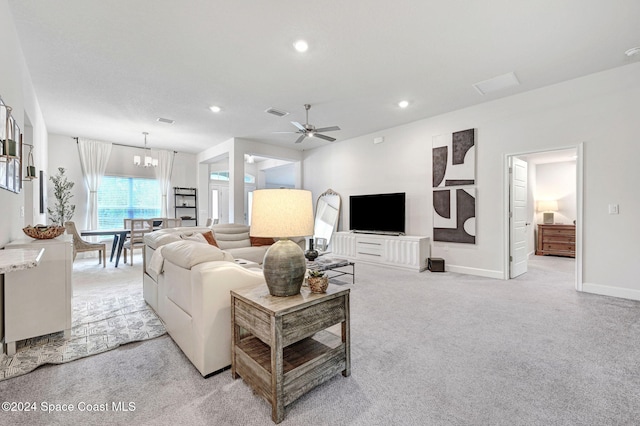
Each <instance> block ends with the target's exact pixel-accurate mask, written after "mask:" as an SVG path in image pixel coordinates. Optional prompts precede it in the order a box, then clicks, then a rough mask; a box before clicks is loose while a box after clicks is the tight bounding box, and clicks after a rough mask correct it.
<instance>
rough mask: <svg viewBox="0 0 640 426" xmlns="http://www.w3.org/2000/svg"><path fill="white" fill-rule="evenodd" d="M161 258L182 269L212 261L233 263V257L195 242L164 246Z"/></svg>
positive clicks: (184, 241)
mask: <svg viewBox="0 0 640 426" xmlns="http://www.w3.org/2000/svg"><path fill="white" fill-rule="evenodd" d="M203 238H204V237H203ZM162 256H163V257H164V259H165V260H166V261H169V262H171V263H173V264H174V265H177V266H179V267H181V268H184V269H191V268H192V267H193V266H195V265H198V264H200V263H203V262H209V261H213V260H228V261H233V256H232V255H230V254H229V253H226V252H224V251H222V250H220V249H219V248H218V247H214V246H212V245H210V244H201V243H198V242H195V241H188V240H183V241H175V242H173V243H169V244H167V245H165V246H164V248H163V249H162Z"/></svg>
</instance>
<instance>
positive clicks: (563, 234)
mask: <svg viewBox="0 0 640 426" xmlns="http://www.w3.org/2000/svg"><path fill="white" fill-rule="evenodd" d="M536 254H537V255H539V256H544V255H545V254H553V255H556V256H568V257H576V227H575V225H538V245H537V246H536Z"/></svg>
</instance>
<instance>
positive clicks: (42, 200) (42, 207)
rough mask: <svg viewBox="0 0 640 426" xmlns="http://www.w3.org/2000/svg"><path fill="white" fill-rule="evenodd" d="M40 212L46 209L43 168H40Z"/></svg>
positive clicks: (45, 184) (45, 179)
mask: <svg viewBox="0 0 640 426" xmlns="http://www.w3.org/2000/svg"><path fill="white" fill-rule="evenodd" d="M39 184H40V213H41V214H42V213H45V212H46V211H47V178H46V173H45V172H44V170H40V182H39Z"/></svg>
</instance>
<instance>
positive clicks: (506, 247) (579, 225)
mask: <svg viewBox="0 0 640 426" xmlns="http://www.w3.org/2000/svg"><path fill="white" fill-rule="evenodd" d="M565 149H575V150H576V155H577V158H576V266H575V273H574V277H575V289H576V290H577V291H583V290H582V284H583V280H582V253H583V247H582V244H583V243H582V241H583V223H584V163H583V158H584V143H583V142H581V143H579V144H577V145H569V146H562V147H554V148H551V149H539V150H534V151H523V152H515V153H509V154H505V155H504V158H503V183H504V185H503V191H504V192H503V224H504V228H503V235H504V242H503V252H504V256H503V261H504V263H503V265H504V266H503V270H504V274H503V277H504V279H505V280H509V279H511V278H509V276H510V273H509V268H510V264H509V254H510V251H511V249H510V242H511V241H510V240H511V236H510V229H509V204H510V203H509V185H510V177H509V164H510V158H511V157H520V156H523V155H529V154H540V153H543V152H552V151H561V150H565Z"/></svg>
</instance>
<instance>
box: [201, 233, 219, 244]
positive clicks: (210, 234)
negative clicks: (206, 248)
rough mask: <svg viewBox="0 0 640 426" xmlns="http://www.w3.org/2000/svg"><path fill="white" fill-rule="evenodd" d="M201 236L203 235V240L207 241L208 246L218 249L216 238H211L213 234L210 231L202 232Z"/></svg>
mask: <svg viewBox="0 0 640 426" xmlns="http://www.w3.org/2000/svg"><path fill="white" fill-rule="evenodd" d="M202 235H204V238H205V239H206V240H207V242H208V243H209V244H211V245H212V246H216V247H218V242H217V241H216V237H214V236H213V232H211V231H207V232H203V233H202Z"/></svg>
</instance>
